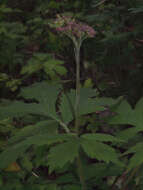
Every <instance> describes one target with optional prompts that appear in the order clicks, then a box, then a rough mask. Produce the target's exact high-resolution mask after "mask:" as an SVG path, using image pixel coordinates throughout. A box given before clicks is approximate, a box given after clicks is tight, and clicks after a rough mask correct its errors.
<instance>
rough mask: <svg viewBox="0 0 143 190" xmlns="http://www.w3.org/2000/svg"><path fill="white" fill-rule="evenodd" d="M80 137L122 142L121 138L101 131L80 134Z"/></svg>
mask: <svg viewBox="0 0 143 190" xmlns="http://www.w3.org/2000/svg"><path fill="white" fill-rule="evenodd" d="M82 137H83V138H84V139H87V140H93V141H99V142H122V140H121V139H119V138H116V137H114V136H112V135H108V134H103V133H95V134H85V135H82Z"/></svg>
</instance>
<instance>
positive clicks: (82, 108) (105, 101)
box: [60, 88, 118, 123]
mask: <svg viewBox="0 0 143 190" xmlns="http://www.w3.org/2000/svg"><path fill="white" fill-rule="evenodd" d="M96 94H97V91H96V90H95V89H92V88H81V90H80V102H79V116H80V115H85V114H89V113H93V112H96V111H103V110H104V109H105V107H104V106H111V105H113V104H115V103H116V102H117V101H118V99H117V100H114V99H112V98H92V97H95V96H96ZM67 97H68V98H67ZM74 105H75V90H71V91H70V92H69V93H67V94H66V95H65V94H63V95H62V97H61V105H60V111H61V114H62V118H63V120H64V122H65V123H69V122H70V121H72V119H73V114H72V111H71V107H72V108H73V109H74Z"/></svg>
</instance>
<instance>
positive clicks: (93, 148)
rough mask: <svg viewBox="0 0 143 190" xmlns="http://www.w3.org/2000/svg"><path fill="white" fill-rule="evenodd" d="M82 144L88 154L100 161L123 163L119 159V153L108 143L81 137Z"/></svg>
mask: <svg viewBox="0 0 143 190" xmlns="http://www.w3.org/2000/svg"><path fill="white" fill-rule="evenodd" d="M81 146H82V148H83V150H84V151H85V152H86V154H87V155H88V156H89V157H91V158H96V159H97V160H99V161H101V160H102V161H105V162H107V163H109V162H113V163H116V164H121V163H120V161H119V160H118V155H117V153H116V152H115V150H114V149H113V148H112V147H110V146H109V145H107V144H104V143H101V142H97V141H95V140H91V139H90V140H89V139H88V140H87V139H84V138H82V139H81Z"/></svg>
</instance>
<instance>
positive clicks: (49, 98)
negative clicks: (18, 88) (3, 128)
mask: <svg viewBox="0 0 143 190" xmlns="http://www.w3.org/2000/svg"><path fill="white" fill-rule="evenodd" d="M59 91H60V85H48V84H47V83H46V82H41V83H35V84H33V85H32V86H29V87H25V88H23V89H22V92H21V96H23V97H24V98H26V99H35V100H37V101H38V103H24V102H20V101H14V102H11V103H9V105H6V106H4V105H2V106H0V117H1V118H7V117H21V116H24V115H26V114H36V115H43V116H47V117H51V118H52V119H53V118H54V119H57V120H58V119H59V117H58V116H57V114H56V109H55V103H56V100H57V96H58V94H59Z"/></svg>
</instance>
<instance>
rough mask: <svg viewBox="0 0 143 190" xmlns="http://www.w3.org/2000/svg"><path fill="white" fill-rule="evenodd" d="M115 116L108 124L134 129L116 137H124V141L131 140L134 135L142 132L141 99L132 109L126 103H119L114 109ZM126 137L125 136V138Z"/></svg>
mask: <svg viewBox="0 0 143 190" xmlns="http://www.w3.org/2000/svg"><path fill="white" fill-rule="evenodd" d="M116 113H117V115H116V116H115V117H113V118H111V120H110V122H109V123H110V124H129V125H133V126H134V127H132V128H130V129H126V130H125V131H122V132H121V133H120V134H119V135H118V136H119V137H121V138H124V139H125V137H126V140H128V139H129V138H132V137H133V136H134V135H135V134H136V133H138V132H139V131H142V130H143V127H142V124H143V98H142V99H140V100H139V101H138V103H137V104H136V106H135V108H134V109H132V108H131V106H130V105H129V104H128V103H127V101H123V102H121V104H120V105H119V106H118V107H117V108H116ZM126 135H127V136H126Z"/></svg>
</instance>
